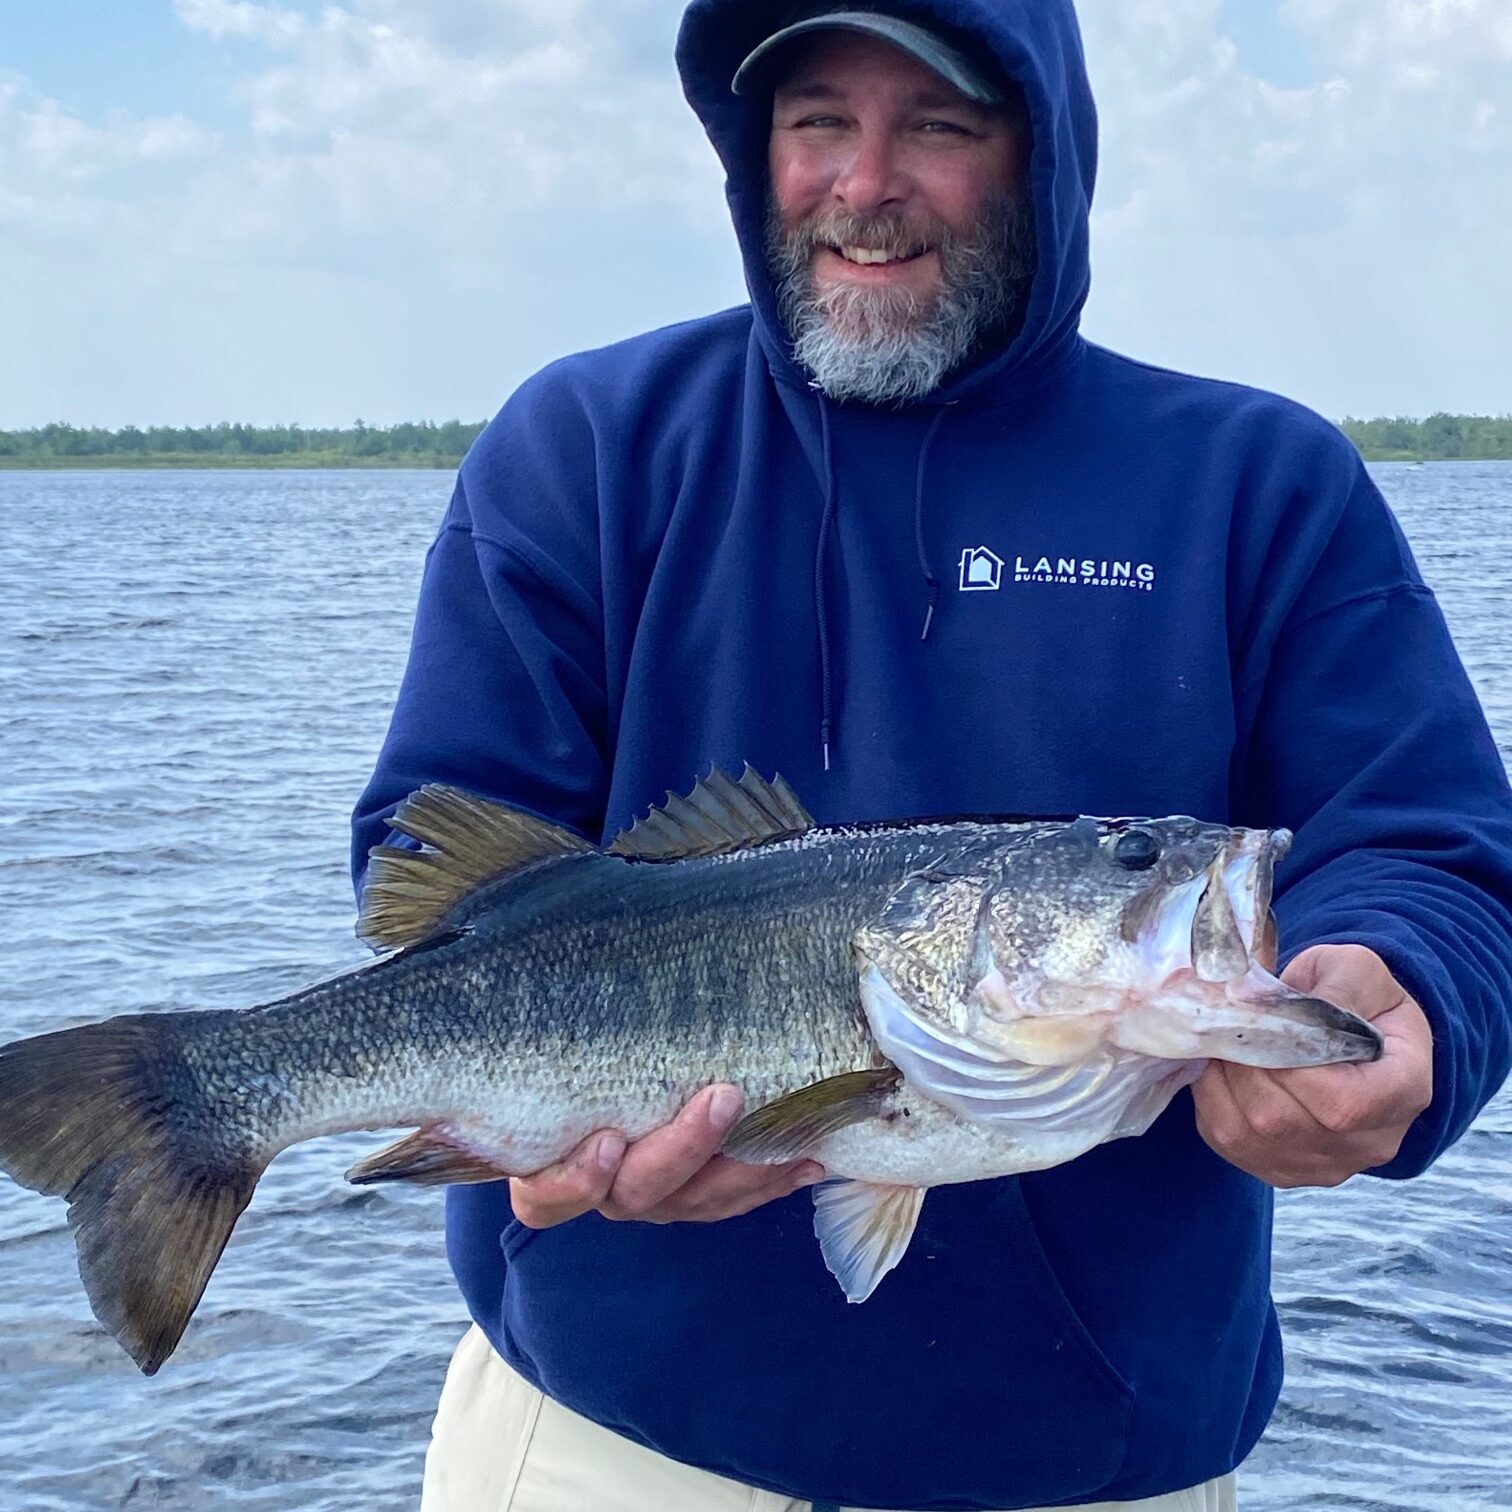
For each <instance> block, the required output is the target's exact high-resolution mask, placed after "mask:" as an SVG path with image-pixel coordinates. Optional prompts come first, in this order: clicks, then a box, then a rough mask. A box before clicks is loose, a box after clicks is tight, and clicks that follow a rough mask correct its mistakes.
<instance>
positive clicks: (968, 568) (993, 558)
mask: <svg viewBox="0 0 1512 1512" xmlns="http://www.w3.org/2000/svg"><path fill="white" fill-rule="evenodd" d="M1002 586H1003V559H1002V557H1000V556H999V555H998V554H997V552H995V551H989V550H988V549H987V548H986V547H985V546H968V547H967V548H966V550H965V551H963V552H962V553H961V592H962V593H991V592H993V591H994V590H995V589H998V588H1001V587H1002Z"/></svg>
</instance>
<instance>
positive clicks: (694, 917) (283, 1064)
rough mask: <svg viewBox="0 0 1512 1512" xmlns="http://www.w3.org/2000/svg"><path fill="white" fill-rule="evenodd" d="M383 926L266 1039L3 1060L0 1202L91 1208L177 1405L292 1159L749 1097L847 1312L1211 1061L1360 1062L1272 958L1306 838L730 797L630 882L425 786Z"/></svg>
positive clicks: (81, 1043) (182, 1020) (523, 1149)
mask: <svg viewBox="0 0 1512 1512" xmlns="http://www.w3.org/2000/svg"><path fill="white" fill-rule="evenodd" d="M390 822H391V824H392V826H393V828H394V829H395V830H397V831H399V832H400V833H402V834H404V835H406V836H408V837H410V839H411V840H413V841H416V842H419V845H420V847H421V848H420V849H418V850H415V849H410V848H407V847H402V846H393V847H379V848H377V849H376V850H375V851H374V852H373V859H372V866H371V870H370V873H369V883H368V886H367V889H366V894H365V898H364V904H363V911H362V915H361V920H360V923H359V926H358V929H359V933H360V934H362V936H363V937H364V938H365V939H366V940H367V941H368V942H369V943H371V944H373V945H375V946H376V947H378V948H380V949H383V950H386V951H388V952H389V953H388V954H386V955H384V956H383V957H382V958H381V959H379V960H377V961H375V962H373V963H371V964H370V965H367V966H364V967H362V968H360V969H358V970H355V971H351V972H348V973H345V974H344V975H341V976H337V977H334V978H332V979H330V980H329V981H326V982H322V983H319V984H318V985H316V986H313V987H310V988H307V989H305V990H304V991H302V992H298V993H295V994H294V995H293V996H291V997H288V998H285V999H283V1000H282V1001H280V1002H276V1003H271V1004H268V1005H266V1006H264V1007H260V1008H250V1009H242V1010H215V1011H209V1012H203V1013H189V1014H143V1015H136V1016H131V1017H123V1018H116V1019H111V1020H109V1021H107V1022H105V1023H102V1024H96V1025H90V1026H86V1027H84V1028H78V1029H68V1030H62V1031H59V1032H57V1033H53V1034H45V1035H42V1036H39V1037H38V1038H35V1039H28V1040H22V1041H19V1042H17V1043H14V1044H11V1045H7V1046H5V1047H4V1048H0V1168H3V1169H4V1170H5V1171H6V1172H8V1173H9V1174H10V1175H11V1176H13V1177H14V1178H15V1179H16V1180H17V1181H19V1182H21V1183H22V1184H23V1185H25V1186H28V1187H31V1188H33V1189H35V1190H37V1191H40V1192H46V1193H50V1194H55V1195H58V1196H63V1197H67V1198H68V1200H69V1204H70V1206H69V1220H70V1222H71V1223H72V1224H73V1226H74V1229H75V1238H76V1242H77V1246H78V1258H79V1270H80V1274H81V1275H82V1277H83V1280H84V1285H85V1287H86V1289H87V1291H88V1293H89V1299H90V1302H91V1304H92V1305H93V1307H94V1310H95V1314H96V1316H97V1317H98V1318H99V1319H100V1320H101V1322H102V1323H104V1325H105V1326H106V1327H107V1328H108V1329H110V1331H111V1332H112V1333H113V1334H114V1335H115V1337H116V1338H117V1339H118V1340H119V1341H120V1343H121V1344H122V1346H123V1347H124V1348H125V1349H126V1350H127V1351H128V1352H129V1353H130V1355H131V1356H132V1358H133V1359H134V1360H135V1361H136V1362H137V1364H138V1365H139V1366H140V1367H141V1368H142V1370H144V1371H145V1372H147V1373H148V1374H151V1373H152V1372H154V1371H156V1370H157V1369H158V1367H159V1366H160V1365H161V1364H162V1363H163V1361H164V1360H165V1359H167V1357H168V1356H169V1355H170V1354H171V1353H172V1351H173V1349H174V1347H175V1345H176V1344H177V1343H178V1340H179V1337H180V1335H181V1334H182V1333H183V1331H184V1328H185V1326H186V1325H187V1323H188V1321H189V1318H190V1315H191V1314H192V1313H193V1311H194V1309H195V1306H196V1305H197V1304H198V1302H199V1299H200V1296H201V1294H202V1292H203V1291H204V1288H205V1284H206V1282H207V1281H208V1280H209V1277H210V1273H211V1271H212V1270H213V1269H214V1267H215V1264H216V1262H217V1260H218V1259H219V1258H220V1254H221V1251H222V1250H223V1248H224V1247H225V1244H226V1241H227V1240H228V1239H229V1237H230V1234H231V1229H232V1226H233V1225H234V1224H235V1222H236V1219H237V1217H238V1216H239V1215H240V1213H241V1212H242V1210H243V1209H244V1208H245V1207H246V1205H247V1203H248V1201H249V1200H250V1199H251V1196H252V1191H253V1188H254V1187H255V1186H256V1184H257V1181H258V1178H259V1176H260V1175H261V1174H262V1172H263V1170H264V1169H265V1168H266V1166H267V1165H268V1162H269V1161H271V1160H272V1159H273V1157H274V1156H275V1155H277V1154H278V1152H279V1151H280V1150H283V1149H285V1148H287V1147H288V1146H289V1145H291V1144H294V1143H296V1142H298V1141H300V1140H305V1139H312V1138H314V1137H315V1136H317V1135H321V1134H330V1133H335V1132H339V1131H343V1130H352V1129H376V1128H391V1127H399V1128H406V1127H407V1128H415V1129H417V1130H418V1132H416V1133H413V1134H411V1135H409V1136H408V1137H407V1138H405V1139H403V1140H401V1141H400V1142H399V1143H397V1144H395V1145H392V1146H390V1147H389V1148H387V1149H385V1150H383V1151H380V1152H379V1153H378V1154H376V1155H373V1156H372V1157H370V1158H369V1159H367V1160H364V1161H363V1162H361V1163H360V1164H359V1165H357V1166H355V1167H354V1168H353V1169H352V1170H351V1171H350V1172H349V1173H348V1175H349V1177H350V1179H352V1180H353V1181H358V1182H373V1181H416V1182H422V1183H437V1184H439V1183H447V1182H469V1181H490V1180H497V1179H499V1178H500V1177H501V1176H503V1175H505V1174H516V1175H521V1174H528V1173H530V1172H533V1171H537V1170H540V1169H541V1168H542V1167H543V1166H545V1165H548V1164H550V1163H551V1162H553V1161H555V1160H557V1159H559V1158H560V1157H561V1156H563V1155H564V1154H565V1153H566V1152H567V1151H568V1150H570V1149H571V1148H572V1146H573V1145H575V1144H576V1143H577V1142H578V1141H579V1140H581V1139H582V1138H583V1137H584V1136H586V1135H587V1134H589V1133H591V1132H592V1131H593V1130H595V1129H600V1128H617V1129H619V1130H622V1131H623V1132H624V1133H625V1134H626V1135H627V1136H628V1137H629V1138H631V1139H635V1138H637V1137H639V1136H641V1135H643V1134H645V1133H647V1132H648V1131H650V1130H652V1129H654V1128H656V1127H657V1126H659V1125H660V1124H663V1123H665V1122H666V1121H667V1120H668V1119H669V1118H671V1117H672V1116H673V1114H674V1113H676V1111H677V1110H678V1109H679V1108H680V1107H681V1106H682V1105H683V1104H684V1103H685V1102H686V1101H687V1099H688V1098H689V1097H691V1096H692V1095H693V1094H694V1093H695V1092H697V1091H698V1090H699V1089H700V1088H702V1087H704V1086H707V1085H708V1084H710V1083H711V1082H715V1081H722V1080H728V1081H732V1082H734V1083H735V1084H736V1085H738V1086H739V1087H740V1088H741V1089H742V1091H743V1093H744V1095H745V1100H746V1106H747V1108H748V1109H750V1110H752V1111H750V1112H749V1113H748V1114H747V1116H746V1117H745V1118H744V1119H743V1120H742V1121H741V1122H740V1123H739V1124H737V1125H736V1127H735V1128H734V1129H733V1130H732V1131H731V1133H730V1135H729V1138H728V1140H727V1142H726V1144H725V1147H724V1148H725V1152H726V1153H727V1154H729V1155H731V1156H734V1157H736V1158H738V1159H740V1160H745V1161H752V1162H757V1163H760V1162H779V1161H787V1160H793V1159H796V1158H798V1157H800V1156H809V1157H812V1158H813V1159H815V1160H818V1161H820V1162H821V1163H822V1164H823V1165H824V1166H825V1167H826V1169H827V1170H828V1172H829V1173H830V1175H831V1177H832V1178H835V1179H832V1180H830V1181H828V1182H826V1183H825V1184H823V1185H821V1186H819V1187H816V1188H815V1189H814V1192H815V1202H816V1220H815V1221H816V1229H817V1231H818V1234H819V1238H820V1242H821V1244H822V1247H823V1251H824V1255H825V1258H826V1260H827V1262H828V1264H829V1266H830V1269H831V1270H832V1271H833V1272H834V1274H835V1275H836V1277H837V1278H838V1279H839V1281H840V1282H841V1284H842V1286H843V1287H844V1288H845V1291H846V1295H847V1296H848V1297H850V1298H851V1299H852V1300H853V1301H859V1300H862V1299H863V1298H865V1297H866V1296H868V1295H869V1294H870V1293H871V1291H872V1289H873V1288H874V1287H875V1286H876V1285H877V1283H878V1281H879V1280H880V1279H881V1277H882V1276H883V1275H884V1274H885V1273H886V1272H887V1271H888V1270H889V1269H890V1268H891V1267H892V1266H893V1265H895V1264H896V1263H897V1261H898V1260H899V1258H900V1257H901V1256H902V1254H903V1252H904V1250H905V1249H906V1248H907V1245H908V1242H909V1238H910V1236H911V1234H912V1232H913V1228H914V1223H915V1220H916V1218H917V1216H918V1212H919V1206H920V1203H921V1201H922V1199H923V1195H924V1191H925V1189H926V1188H928V1187H930V1186H932V1185H935V1184H937V1183H941V1182H953V1181H973V1180H977V1179H980V1178H984V1177H992V1176H1003V1175H1008V1174H1011V1173H1014V1172H1021V1171H1030V1170H1037V1169H1042V1168H1044V1167H1047V1166H1052V1165H1055V1164H1057V1163H1059V1162H1061V1161H1066V1160H1070V1159H1072V1158H1074V1157H1075V1156H1077V1155H1080V1154H1081V1153H1083V1152H1084V1151H1086V1150H1088V1149H1090V1148H1092V1147H1093V1146H1094V1145H1096V1144H1099V1143H1101V1142H1102V1141H1104V1140H1107V1139H1114V1138H1118V1137H1121V1136H1124V1135H1132V1134H1139V1133H1142V1132H1143V1131H1144V1130H1145V1129H1146V1128H1147V1127H1148V1126H1149V1125H1150V1123H1151V1122H1152V1120H1153V1119H1154V1118H1155V1117H1156V1116H1157V1115H1158V1114H1159V1113H1160V1112H1161V1110H1162V1109H1163V1108H1164V1107H1165V1106H1166V1104H1167V1103H1168V1102H1169V1101H1170V1099H1171V1097H1172V1096H1173V1095H1174V1093H1175V1092H1176V1090H1177V1089H1178V1088H1179V1087H1181V1086H1183V1085H1185V1084H1186V1083H1188V1082H1190V1081H1191V1080H1193V1079H1194V1078H1195V1077H1196V1076H1197V1075H1198V1074H1199V1073H1200V1071H1201V1069H1202V1066H1203V1064H1204V1063H1205V1061H1206V1060H1207V1059H1208V1058H1209V1057H1214V1056H1216V1057H1221V1058H1223V1059H1225V1060H1230V1061H1236V1062H1239V1063H1242V1064H1245V1065H1252V1066H1273V1067H1275V1066H1302V1065H1318V1064H1322V1063H1325V1062H1331V1061H1349V1060H1372V1059H1374V1058H1376V1057H1377V1056H1378V1055H1379V1054H1380V1050H1381V1041H1380V1038H1379V1036H1378V1035H1377V1034H1376V1032H1375V1031H1374V1030H1373V1029H1371V1027H1370V1026H1369V1025H1368V1024H1367V1023H1365V1022H1364V1021H1363V1020H1361V1019H1358V1018H1356V1017H1355V1016H1353V1015H1352V1014H1349V1013H1346V1012H1344V1011H1342V1010H1341V1009H1339V1008H1336V1007H1334V1006H1332V1005H1331V1004H1328V1003H1325V1002H1322V1001H1321V1000H1318V999H1315V998H1309V997H1304V996H1301V995H1300V994H1298V993H1296V992H1293V991H1292V990H1290V989H1289V988H1286V987H1284V986H1282V984H1281V983H1280V982H1279V981H1277V979H1276V978H1275V977H1273V976H1272V975H1271V974H1270V972H1269V971H1268V970H1267V969H1266V968H1265V966H1264V965H1263V964H1261V961H1260V959H1259V957H1261V956H1263V955H1264V953H1265V945H1264V937H1265V934H1266V927H1267V920H1268V917H1269V900H1270V886H1271V868H1272V864H1273V862H1274V860H1275V859H1276V857H1277V856H1278V855H1279V854H1280V853H1281V852H1282V851H1283V850H1284V847H1285V845H1286V843H1287V840H1288V838H1289V837H1288V836H1287V835H1286V834H1285V832H1284V831H1276V832H1267V831H1257V830H1242V829H1231V828H1229V827H1228V826H1226V825H1216V824H1204V823H1200V822H1198V821H1195V820H1192V819H1185V818H1168V819H1159V820H1103V821H1099V820H1094V819H1086V818H1083V819H1075V820H1067V821H1045V820H1039V821H1027V822H1009V821H997V820H953V821H940V822H927V823H918V822H916V823H898V824H878V825H866V826H857V827H839V828H819V827H816V826H815V825H814V823H813V821H812V820H811V819H810V818H809V816H808V814H807V813H806V812H805V811H804V809H803V807H802V805H801V804H800V803H799V802H798V800H797V798H796V797H795V796H794V795H793V793H792V792H791V790H790V789H789V788H788V787H787V786H786V784H784V783H783V782H782V780H781V779H780V778H778V779H776V780H775V781H774V782H772V783H767V782H765V781H763V780H761V779H760V778H759V777H757V776H756V774H755V773H754V772H752V771H750V770H749V769H747V771H746V773H745V775H744V776H743V777H742V779H741V780H740V782H738V783H735V782H732V781H730V780H729V779H728V778H726V777H724V776H723V775H722V774H720V773H717V772H716V773H713V774H711V776H710V777H709V778H707V779H705V780H704V781H703V782H701V783H699V784H698V785H697V786H696V787H695V788H694V790H693V792H692V793H691V794H690V795H689V797H687V798H673V797H671V795H669V802H668V804H667V806H666V807H665V808H662V809H658V810H656V811H654V812H653V813H652V814H651V815H650V816H649V818H648V819H647V820H644V821H642V822H641V823H638V824H637V825H635V827H634V828H633V829H631V830H630V831H629V832H628V833H627V834H626V835H623V836H621V837H620V839H619V840H618V841H616V842H615V844H614V845H613V846H611V847H610V848H609V849H608V850H607V851H600V850H598V849H596V848H594V847H592V846H590V845H588V844H587V843H586V842H585V841H583V840H582V839H580V838H579V837H578V836H576V835H574V834H572V833H571V832H569V831H567V830H565V829H561V828H558V827H556V826H553V825H550V824H546V823H544V822H542V821H541V820H539V819H536V818H534V817H531V816H529V815H525V814H521V813H519V812H516V811H514V810H512V809H508V808H505V807H502V806H500V805H498V804H494V803H490V802H487V801H484V800H483V799H480V798H477V797H474V796H472V795H469V794H466V793H463V792H460V791H457V790H455V789H450V788H444V787H429V788H425V789H422V790H421V791H420V792H419V793H417V794H415V795H414V796H412V797H411V798H409V799H408V800H407V801H406V802H405V803H404V804H402V805H401V806H400V808H399V810H398V812H397V813H396V814H395V815H394V817H393V819H392V820H391V821H390Z"/></svg>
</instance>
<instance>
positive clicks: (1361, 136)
mask: <svg viewBox="0 0 1512 1512" xmlns="http://www.w3.org/2000/svg"><path fill="white" fill-rule="evenodd" d="M1084 22H1085V28H1086V34H1087V45H1088V53H1089V59H1090V62H1091V65H1092V67H1093V78H1094V84H1095V85H1096V86H1097V88H1098V93H1099V102H1100V114H1101V118H1102V131H1103V143H1104V153H1103V163H1104V172H1103V181H1102V186H1101V187H1100V190H1099V198H1098V211H1097V214H1096V217H1095V227H1096V232H1095V239H1094V247H1095V250H1096V254H1097V263H1096V269H1095V276H1094V296H1093V305H1092V308H1091V312H1090V320H1089V326H1090V327H1091V329H1092V330H1093V333H1094V334H1097V335H1100V336H1102V337H1104V338H1105V339H1107V340H1108V341H1109V342H1110V344H1113V345H1116V346H1120V347H1123V348H1127V349H1130V350H1136V351H1140V352H1143V353H1147V354H1148V353H1151V352H1152V351H1153V353H1154V355H1156V356H1157V357H1158V358H1159V359H1160V360H1165V361H1167V362H1170V363H1172V364H1173V365H1177V366H1183V367H1191V368H1196V369H1199V370H1208V371H1217V372H1219V373H1221V374H1223V375H1225V376H1230V377H1237V378H1241V379H1245V380H1248V381H1253V382H1258V383H1261V384H1264V385H1266V386H1271V387H1278V388H1281V389H1283V390H1287V391H1290V392H1292V393H1295V394H1297V395H1298V396H1299V397H1302V398H1304V399H1306V400H1308V401H1310V402H1312V403H1314V404H1315V405H1317V406H1318V407H1320V408H1323V409H1325V410H1326V411H1328V412H1330V413H1334V414H1339V413H1342V412H1343V411H1345V410H1353V411H1355V412H1357V413H1358V412H1361V411H1367V412H1375V411H1378V410H1390V409H1404V410H1406V409H1416V410H1426V409H1430V408H1434V407H1439V406H1443V407H1447V408H1473V407H1487V408H1498V407H1499V408H1504V409H1512V383H1509V382H1508V381H1507V380H1506V378H1505V377H1504V376H1503V374H1504V371H1505V362H1504V359H1503V356H1502V354H1503V353H1505V351H1506V350H1507V349H1508V347H1509V345H1512V308H1509V304H1508V301H1507V300H1506V299H1505V298H1504V296H1503V285H1504V280H1505V273H1504V269H1505V268H1506V267H1508V266H1512V194H1509V193H1508V190H1509V188H1512V132H1509V130H1508V127H1507V122H1506V117H1505V114H1504V112H1503V111H1501V110H1499V109H1498V107H1497V102H1498V101H1502V100H1505V99H1507V98H1508V97H1509V95H1512V13H1509V8H1508V6H1507V4H1506V0H1286V3H1285V4H1284V5H1283V6H1282V8H1281V11H1280V14H1279V23H1280V25H1281V26H1282V27H1283V28H1287V29H1289V34H1290V36H1291V37H1292V38H1293V39H1294V45H1295V48H1296V50H1297V52H1298V54H1299V55H1302V54H1305V56H1306V57H1307V58H1308V59H1309V60H1310V62H1311V64H1312V66H1313V68H1314V70H1315V71H1316V76H1317V82H1316V83H1314V84H1312V85H1310V86H1308V87H1304V88H1287V89H1280V88H1276V87H1275V86H1273V85H1270V84H1268V83H1266V82H1265V81H1264V80H1263V79H1262V78H1260V77H1258V76H1257V74H1256V73H1255V72H1252V71H1249V70H1247V69H1246V66H1245V62H1244V59H1243V58H1242V57H1241V55H1240V54H1239V53H1238V52H1237V50H1236V49H1235V48H1234V47H1233V46H1232V45H1231V44H1229V42H1228V41H1227V39H1226V38H1225V37H1224V36H1223V35H1222V30H1221V12H1220V10H1219V7H1218V6H1217V4H1216V3H1213V0H1141V3H1139V4H1136V5H1133V6H1125V5H1116V6H1115V5H1113V4H1111V3H1100V4H1091V3H1089V4H1086V5H1085V6H1084Z"/></svg>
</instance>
